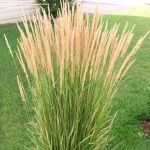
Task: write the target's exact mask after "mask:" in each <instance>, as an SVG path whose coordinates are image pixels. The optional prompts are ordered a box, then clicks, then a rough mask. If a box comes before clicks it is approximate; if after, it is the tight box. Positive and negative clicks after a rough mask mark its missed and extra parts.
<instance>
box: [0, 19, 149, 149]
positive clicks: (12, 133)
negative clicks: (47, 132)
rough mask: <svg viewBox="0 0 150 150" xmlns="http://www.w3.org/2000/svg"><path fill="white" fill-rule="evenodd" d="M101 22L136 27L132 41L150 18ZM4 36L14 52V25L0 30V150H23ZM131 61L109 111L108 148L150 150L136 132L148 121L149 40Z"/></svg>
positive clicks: (20, 112) (21, 118) (21, 115)
mask: <svg viewBox="0 0 150 150" xmlns="http://www.w3.org/2000/svg"><path fill="white" fill-rule="evenodd" d="M104 19H108V20H109V24H110V25H112V24H113V23H115V22H117V23H119V22H121V28H122V26H123V25H124V24H125V23H126V22H127V21H128V22H129V24H131V25H133V24H136V29H135V38H134V40H135V41H136V40H137V39H138V38H139V37H140V36H141V35H143V34H144V33H146V31H148V30H150V18H144V17H131V16H106V17H104ZM4 33H5V34H6V35H7V37H8V39H9V41H10V45H11V46H12V47H13V49H14V50H15V48H16V43H17V40H16V39H17V38H18V37H19V33H18V30H17V28H16V25H1V26H0V150H24V149H25V147H24V146H23V145H27V146H28V145H29V144H30V141H29V139H28V136H27V132H26V128H25V126H26V123H27V117H26V113H25V110H24V106H23V104H22V101H21V98H20V95H19V90H18V87H17V82H16V75H17V71H16V69H15V65H14V64H13V61H12V59H11V56H10V55H9V52H8V49H7V47H6V44H5V41H4V37H3V34H4ZM135 41H133V42H132V45H133V44H134V43H135ZM131 47H132V46H131ZM135 58H136V63H135V65H134V66H133V67H132V68H131V70H130V71H129V72H128V75H127V78H126V80H124V82H123V83H122V85H121V86H120V89H119V91H118V94H117V95H116V97H115V101H114V107H113V111H116V110H118V112H117V117H116V119H115V122H114V125H113V128H112V135H114V136H115V138H114V140H113V141H112V143H111V144H112V145H113V146H114V145H115V146H116V149H118V150H149V149H150V139H147V138H146V137H145V135H144V134H143V133H142V131H141V128H140V120H141V119H142V118H150V36H148V37H147V39H146V40H145V42H144V44H143V46H142V47H141V49H140V50H139V52H138V53H137V54H136V56H135ZM118 143H119V144H118ZM112 145H111V146H112ZM110 149H111V148H110Z"/></svg>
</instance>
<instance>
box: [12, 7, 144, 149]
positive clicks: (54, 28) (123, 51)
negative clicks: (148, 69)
mask: <svg viewBox="0 0 150 150" xmlns="http://www.w3.org/2000/svg"><path fill="white" fill-rule="evenodd" d="M42 14H43V15H41V14H40V12H37V14H36V16H34V17H33V19H32V20H29V21H28V22H27V21H25V22H24V28H25V29H23V30H22V29H21V28H20V27H19V26H18V29H19V31H20V33H21V37H20V39H19V46H18V51H17V53H16V54H17V57H18V60H19V62H20V64H21V67H22V69H23V71H24V73H25V75H26V79H27V81H28V83H29V89H30V91H31V94H32V103H33V105H34V106H33V107H34V109H33V110H34V114H33V116H31V117H32V119H31V120H30V134H31V140H32V142H33V143H34V148H35V149H39V150H41V149H43V150H45V149H49V150H78V149H80V150H99V149H104V148H105V147H106V146H107V144H108V143H109V140H110V137H109V132H110V129H111V125H112V123H113V119H114V117H115V114H112V113H111V107H112V104H113V102H112V99H113V96H114V94H115V92H116V91H117V88H118V86H119V83H120V81H121V79H122V78H123V77H124V75H125V74H126V72H127V71H128V69H129V68H130V67H131V65H132V64H133V62H134V60H133V55H134V54H135V53H136V52H137V50H138V49H139V47H140V45H141V43H142V42H143V40H144V38H145V36H144V37H141V38H140V39H139V41H138V42H137V43H136V45H135V47H134V48H133V49H132V50H131V51H128V47H129V45H130V42H131V40H132V38H133V35H134V33H133V28H134V27H133V28H132V29H131V30H128V31H127V25H126V26H125V28H124V30H123V31H122V33H121V34H120V35H118V28H119V25H116V24H115V25H114V26H113V27H112V28H111V29H110V30H109V29H108V24H107V22H106V23H104V22H103V21H102V20H101V18H100V16H99V14H98V13H95V15H94V16H93V19H92V21H91V23H89V21H88V20H89V19H88V17H85V15H84V14H83V12H82V11H81V9H80V7H77V8H74V7H73V8H72V11H70V9H69V5H67V4H64V5H63V7H62V10H61V11H60V12H59V14H58V17H57V19H56V20H54V25H52V23H51V22H50V20H51V18H50V15H46V13H45V12H43V13H42ZM24 30H25V31H24ZM10 52H11V51H10ZM11 54H12V52H11ZM12 56H13V54H12ZM13 57H14V56H13ZM28 70H29V71H30V72H31V75H32V76H33V78H34V79H33V80H32V81H31V80H30V73H29V72H28ZM17 79H18V85H19V89H20V93H21V96H22V100H23V102H25V103H28V94H27V93H26V92H25V91H26V90H25V88H24V86H23V84H22V81H21V80H20V77H19V76H18V77H17Z"/></svg>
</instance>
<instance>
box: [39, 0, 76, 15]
mask: <svg viewBox="0 0 150 150" xmlns="http://www.w3.org/2000/svg"><path fill="white" fill-rule="evenodd" d="M66 1H67V2H69V3H70V4H69V6H70V8H71V6H72V5H74V0H66ZM37 2H38V3H39V4H40V5H41V7H42V8H44V10H45V12H46V13H47V14H48V13H49V10H50V14H52V15H53V17H54V18H55V17H56V16H57V14H58V11H59V10H60V9H61V6H62V5H61V0H37Z"/></svg>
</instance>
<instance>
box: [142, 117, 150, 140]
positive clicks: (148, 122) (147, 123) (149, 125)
mask: <svg viewBox="0 0 150 150" xmlns="http://www.w3.org/2000/svg"><path fill="white" fill-rule="evenodd" d="M141 128H142V130H143V132H144V133H145V134H147V136H148V137H150V119H145V120H142V121H141Z"/></svg>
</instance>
